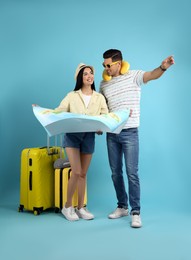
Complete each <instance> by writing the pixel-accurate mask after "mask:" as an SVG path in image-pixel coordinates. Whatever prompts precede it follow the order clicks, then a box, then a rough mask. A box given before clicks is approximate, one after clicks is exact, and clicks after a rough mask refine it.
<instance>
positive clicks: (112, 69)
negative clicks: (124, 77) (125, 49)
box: [103, 58, 121, 77]
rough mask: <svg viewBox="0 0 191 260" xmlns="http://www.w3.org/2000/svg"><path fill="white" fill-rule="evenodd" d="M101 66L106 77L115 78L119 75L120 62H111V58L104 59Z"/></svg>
mask: <svg viewBox="0 0 191 260" xmlns="http://www.w3.org/2000/svg"><path fill="white" fill-rule="evenodd" d="M103 66H104V68H105V70H106V72H107V75H108V76H112V77H117V76H119V75H120V69H121V61H114V62H113V61H112V58H108V59H104V62H103Z"/></svg>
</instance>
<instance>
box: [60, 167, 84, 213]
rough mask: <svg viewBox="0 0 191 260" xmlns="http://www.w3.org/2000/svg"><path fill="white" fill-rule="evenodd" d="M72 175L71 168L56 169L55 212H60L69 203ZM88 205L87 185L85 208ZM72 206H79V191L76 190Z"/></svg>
mask: <svg viewBox="0 0 191 260" xmlns="http://www.w3.org/2000/svg"><path fill="white" fill-rule="evenodd" d="M71 174H72V171H71V167H66V168H61V169H55V212H59V211H60V210H61V209H62V208H63V206H64V205H65V203H66V201H67V187H68V180H69V179H70V176H71ZM86 205H87V185H86V191H85V197H84V207H85V206H86ZM72 206H73V207H77V206H78V189H76V190H75V193H74V195H73V199H72Z"/></svg>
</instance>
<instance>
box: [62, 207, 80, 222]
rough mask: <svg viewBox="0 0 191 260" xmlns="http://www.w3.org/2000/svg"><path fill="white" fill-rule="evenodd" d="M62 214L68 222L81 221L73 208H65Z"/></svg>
mask: <svg viewBox="0 0 191 260" xmlns="http://www.w3.org/2000/svg"><path fill="white" fill-rule="evenodd" d="M61 212H62V214H63V215H64V217H65V218H66V219H67V220H70V221H76V220H79V217H78V215H77V214H76V212H75V210H74V208H73V207H69V208H65V207H63V209H62V210H61Z"/></svg>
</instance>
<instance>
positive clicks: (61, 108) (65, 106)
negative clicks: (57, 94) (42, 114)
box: [54, 94, 70, 112]
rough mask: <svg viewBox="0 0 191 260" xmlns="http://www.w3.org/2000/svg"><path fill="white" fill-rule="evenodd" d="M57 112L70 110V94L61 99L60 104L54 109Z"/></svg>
mask: <svg viewBox="0 0 191 260" xmlns="http://www.w3.org/2000/svg"><path fill="white" fill-rule="evenodd" d="M54 110H55V111H56V112H70V97H69V94H68V95H67V96H66V97H65V98H64V99H63V100H62V101H61V103H60V105H59V106H58V107H57V108H55V109H54Z"/></svg>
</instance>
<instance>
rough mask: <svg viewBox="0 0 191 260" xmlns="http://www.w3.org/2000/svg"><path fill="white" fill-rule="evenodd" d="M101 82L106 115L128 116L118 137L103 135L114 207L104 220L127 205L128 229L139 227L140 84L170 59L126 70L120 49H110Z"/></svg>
mask: <svg viewBox="0 0 191 260" xmlns="http://www.w3.org/2000/svg"><path fill="white" fill-rule="evenodd" d="M103 58H104V62H103V66H104V68H105V69H104V72H103V78H104V80H103V81H102V82H101V84H100V92H101V93H102V94H103V95H104V96H105V98H106V100H107V105H108V108H109V112H112V111H115V110H119V109H124V108H129V109H130V111H131V113H130V117H129V119H128V121H127V124H126V125H125V126H124V128H123V130H122V131H121V133H120V134H113V133H107V148H108V157H109V164H110V168H111V171H112V180H113V184H114V188H115V191H116V196H117V201H118V206H117V208H116V209H115V210H114V212H112V213H111V214H110V215H109V216H108V217H109V218H111V219H116V218H120V217H123V216H127V215H128V206H129V205H128V201H129V204H130V206H131V212H130V214H131V218H132V219H131V227H134V228H139V227H141V226H142V222H141V216H140V209H141V206H140V182H139V175H138V157H139V136H138V127H139V123H140V93H141V85H142V84H144V83H147V82H149V81H150V80H154V79H158V78H159V77H161V76H162V75H163V74H164V72H165V71H166V70H167V69H168V68H169V67H170V66H171V65H173V64H174V58H173V56H169V57H167V58H166V59H165V60H163V61H162V63H161V65H160V66H159V67H158V68H156V69H154V70H152V71H148V72H145V71H142V70H129V64H128V63H127V62H125V61H123V57H122V53H121V51H120V50H116V49H110V50H107V51H106V52H104V54H103ZM123 156H124V162H125V167H126V174H127V177H128V195H127V192H126V190H125V183H124V178H123V171H122V167H123V163H122V160H123Z"/></svg>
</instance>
